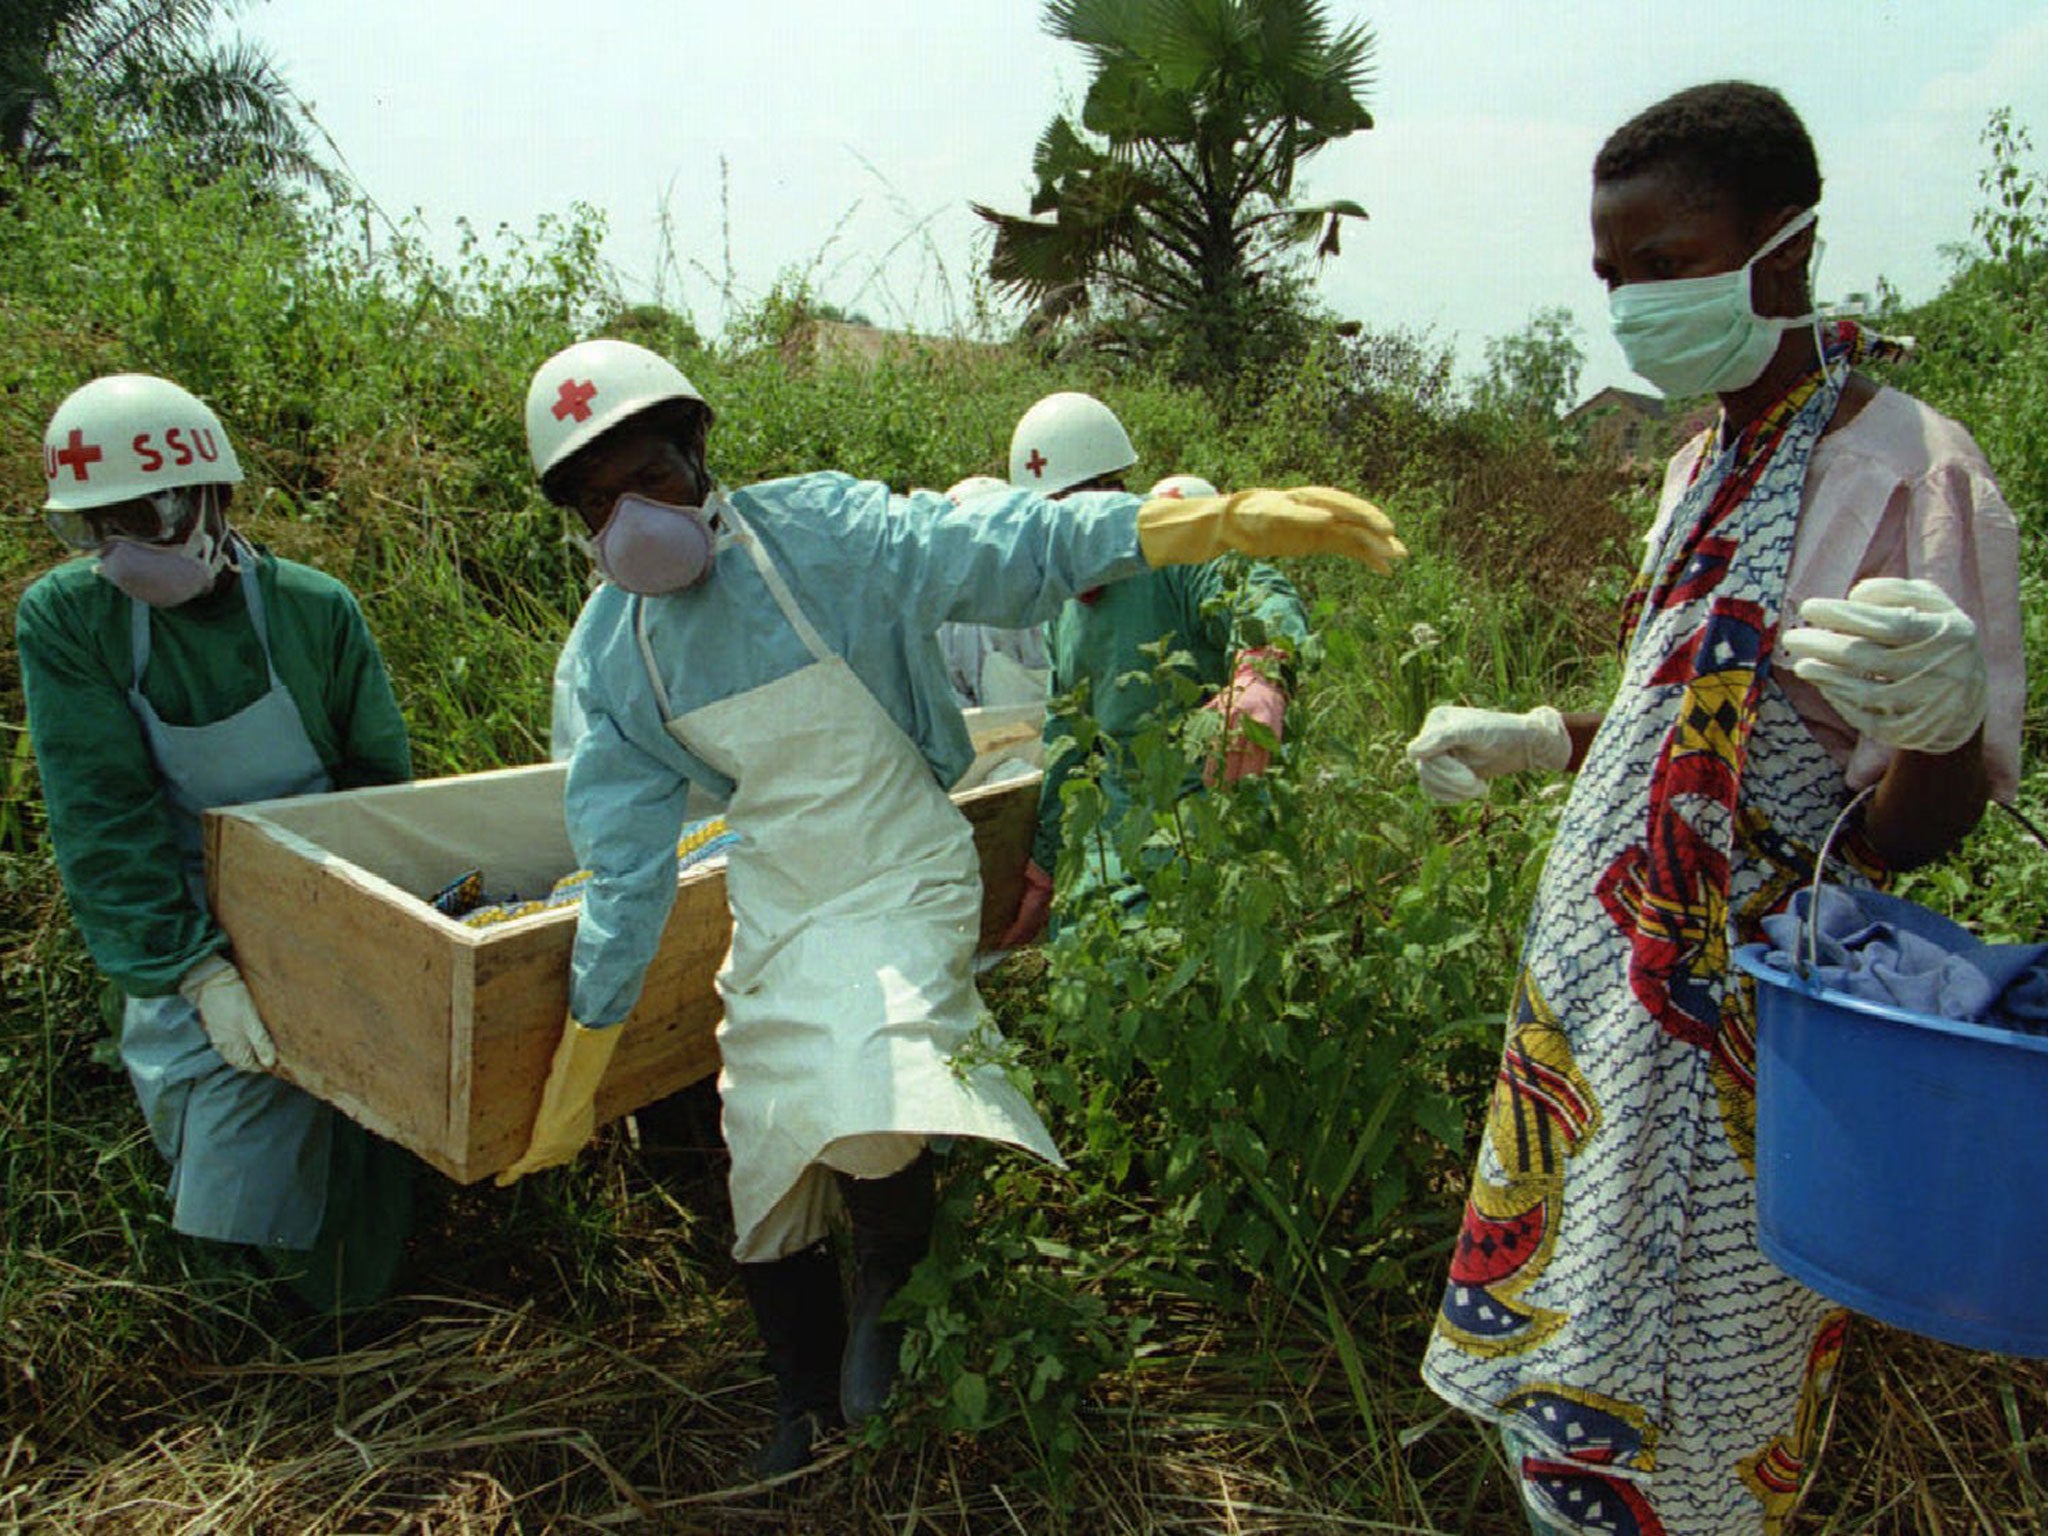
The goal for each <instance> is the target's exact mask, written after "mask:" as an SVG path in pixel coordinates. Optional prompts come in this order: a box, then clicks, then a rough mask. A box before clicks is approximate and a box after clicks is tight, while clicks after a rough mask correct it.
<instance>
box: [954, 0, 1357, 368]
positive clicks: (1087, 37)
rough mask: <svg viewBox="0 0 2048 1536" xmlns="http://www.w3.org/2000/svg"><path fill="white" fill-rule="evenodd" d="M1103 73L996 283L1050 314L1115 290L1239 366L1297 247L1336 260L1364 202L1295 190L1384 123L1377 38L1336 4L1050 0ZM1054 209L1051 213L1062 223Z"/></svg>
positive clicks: (1215, 358) (1003, 235)
mask: <svg viewBox="0 0 2048 1536" xmlns="http://www.w3.org/2000/svg"><path fill="white" fill-rule="evenodd" d="M1045 14H1046V29H1047V30H1048V31H1049V32H1051V33H1052V34H1053V35H1054V36H1055V37H1058V38H1061V39H1063V40H1065V41H1067V42H1072V43H1076V44H1078V45H1079V46H1080V47H1081V48H1082V49H1084V50H1085V51H1086V52H1087V54H1088V57H1089V60H1090V62H1091V64H1092V66H1093V71H1094V74H1093V79H1092V81H1091V82H1090V85H1089V89H1088V94H1087V98H1086V100H1085V101H1084V102H1083V104H1082V108H1081V122H1080V126H1079V127H1076V126H1075V125H1074V124H1073V123H1071V122H1069V121H1068V120H1067V119H1066V118H1065V117H1058V118H1055V119H1054V120H1053V122H1052V124H1051V125H1050V126H1049V127H1048V128H1047V129H1046V130H1045V132H1044V134H1043V135H1042V136H1041V137H1040V138H1039V141H1038V146H1037V149H1036V151H1035V152H1034V153H1033V155H1032V161H1031V168H1032V172H1033V174H1034V175H1035V176H1036V177H1037V179H1038V189H1037V192H1036V194H1035V195H1034V196H1033V197H1032V200H1031V209H1030V214H1029V215H1028V216H1018V215H1014V214H1006V213H999V212H997V211H995V210H994V209H991V208H987V207H984V206H982V205H980V204H976V205H975V211H976V212H977V213H979V214H980V215H981V216H982V217H983V218H984V219H986V220H988V221H989V223H990V224H992V225H994V226H995V232H996V234H995V247H994V250H993V253H992V255H991V257H990V261H989V275H990V276H991V277H992V278H993V279H994V280H995V281H996V283H997V284H998V285H999V286H1001V287H1003V288H1006V289H1008V290H1010V291H1011V292H1013V293H1015V294H1017V295H1019V296H1020V297H1022V298H1024V299H1026V300H1028V301H1029V302H1030V303H1031V304H1032V305H1033V306H1034V318H1035V319H1037V320H1039V321H1045V320H1050V319H1054V318H1057V317H1059V316H1061V315H1064V314H1068V313H1071V312H1073V311H1075V310H1076V309H1079V308H1082V307H1085V306H1087V305H1088V304H1090V303H1091V302H1095V301H1096V300H1098V299H1099V298H1105V297H1107V298H1112V299H1114V300H1116V301H1118V302H1120V303H1121V304H1122V305H1123V306H1124V307H1125V308H1126V309H1136V310H1139V311H1142V312H1146V313H1149V314H1152V315H1155V316H1160V317H1165V318H1167V319H1169V320H1170V321H1173V322H1176V326H1175V328H1176V329H1179V330H1180V331H1181V332H1182V333H1183V335H1184V337H1185V339H1186V340H1187V341H1189V342H1191V343H1193V348H1192V356H1191V357H1190V358H1189V359H1188V361H1189V362H1190V363H1191V364H1192V366H1194V367H1196V368H1198V369H1202V370H1216V369H1220V370H1223V371H1225V372H1226V373H1228V372H1230V371H1234V370H1235V368H1236V367H1237V366H1238V365H1239V363H1240V362H1241V361H1242V360H1243V359H1244V358H1245V357H1246V355H1247V354H1246V346H1247V343H1248V342H1249V341H1251V340H1252V338H1253V336H1254V335H1255V333H1256V332H1257V330H1258V329H1259V327H1260V325H1261V324H1262V323H1264V321H1265V320H1266V319H1267V318H1268V315H1269V311H1270V310H1271V309H1272V307H1273V306H1274V305H1275V304H1284V303H1286V302H1287V297H1286V292H1285V290H1286V289H1287V284H1286V283H1285V282H1284V281H1283V279H1284V278H1285V276H1286V274H1287V272H1288V271H1289V269H1290V266H1291V264H1292V262H1293V260H1294V258H1295V256H1296V255H1297V254H1298V253H1299V252H1300V250H1301V248H1302V247H1303V246H1305V245H1306V244H1307V243H1308V242H1310V241H1317V239H1318V235H1320V240H1319V241H1318V243H1317V246H1316V253H1317V255H1318V256H1324V255H1334V254H1335V253H1336V251H1337V249H1338V231H1339V227H1340V224H1341V222H1342V220H1344V219H1346V218H1356V219H1362V218H1364V217H1365V216H1366V214H1365V210H1364V209H1363V208H1362V207H1360V206H1359V205H1358V204H1357V203H1355V202H1351V201H1348V200H1337V201H1329V202H1323V203H1318V204H1312V205H1303V204H1299V203H1297V202H1296V201H1295V200H1294V192H1295V178H1296V174H1297V172H1298V170H1299V168H1300V167H1301V165H1302V163H1303V162H1304V161H1306V160H1308V159H1309V158H1310V157H1311V156H1313V155H1314V154H1316V153H1317V152H1318V151H1319V150H1321V149H1322V148H1323V147H1324V146H1325V145H1328V144H1332V143H1335V142H1336V141H1337V140H1339V139H1342V138H1345V137H1348V136H1349V135H1351V134H1353V133H1357V132H1359V131H1361V130H1363V129H1367V128H1370V127H1371V126H1372V115H1371V113H1369V112H1368V111H1367V110H1366V108H1365V104H1364V100H1363V97H1364V95H1365V92H1366V90H1367V88H1368V87H1369V85H1370V84H1371V82H1372V68H1371V60H1372V52H1373V38H1372V33H1371V31H1370V30H1369V29H1368V28H1367V27H1365V26H1363V25H1359V24H1354V25H1349V26H1345V27H1342V28H1338V27H1335V26H1333V25H1332V23H1331V21H1330V18H1329V14H1328V7H1327V6H1326V5H1323V4H1321V3H1319V0H1048V4H1047V5H1046V13H1045ZM1048 216H1049V217H1048Z"/></svg>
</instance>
